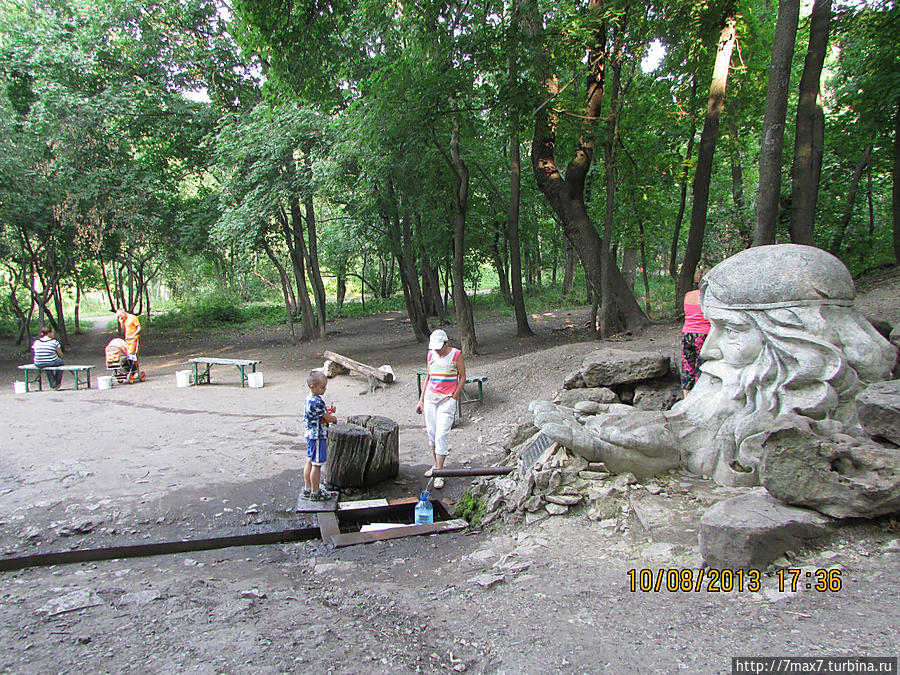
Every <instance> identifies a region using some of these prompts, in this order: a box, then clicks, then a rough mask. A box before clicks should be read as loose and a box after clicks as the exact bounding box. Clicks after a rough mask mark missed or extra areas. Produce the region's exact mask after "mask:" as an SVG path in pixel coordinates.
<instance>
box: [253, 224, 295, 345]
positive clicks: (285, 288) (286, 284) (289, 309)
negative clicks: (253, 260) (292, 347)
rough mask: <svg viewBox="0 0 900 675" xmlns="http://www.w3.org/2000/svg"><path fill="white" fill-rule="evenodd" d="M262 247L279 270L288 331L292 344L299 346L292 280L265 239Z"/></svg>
mask: <svg viewBox="0 0 900 675" xmlns="http://www.w3.org/2000/svg"><path fill="white" fill-rule="evenodd" d="M262 247H263V250H264V251H265V252H266V255H267V256H268V257H269V260H271V261H272V264H273V265H275V269H276V270H278V277H279V278H280V279H281V295H282V297H283V298H284V313H285V320H286V321H287V325H288V331H289V332H290V334H291V344H297V333H296V332H295V331H294V306H293V303H292V302H291V295H290V291H289V288H290V286H291V282H290V279H288V274H287V270H286V269H285V267H284V265H282V264H281V261H280V260H279V259H278V257H277V256H276V255H275V251H273V250H272V247H271V246H270V245H269V242H267V241H266V240H265V239H263V241H262Z"/></svg>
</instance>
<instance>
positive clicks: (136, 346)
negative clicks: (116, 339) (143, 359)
mask: <svg viewBox="0 0 900 675" xmlns="http://www.w3.org/2000/svg"><path fill="white" fill-rule="evenodd" d="M116 318H117V319H118V320H119V326H121V328H122V332H123V333H124V334H125V344H126V345H127V346H128V360H129V361H137V357H138V354H139V353H140V351H141V320H140V319H138V318H137V317H136V316H135V315H134V314H129V313H128V312H126V311H125V310H124V309H122V308H121V307H119V309H117V310H116Z"/></svg>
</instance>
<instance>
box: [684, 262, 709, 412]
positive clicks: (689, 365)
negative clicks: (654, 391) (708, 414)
mask: <svg viewBox="0 0 900 675" xmlns="http://www.w3.org/2000/svg"><path fill="white" fill-rule="evenodd" d="M705 271H706V270H704V269H703V268H699V267H698V268H697V272H696V273H695V274H694V283H695V284H697V283H699V282H700V279H701V278H702V277H703V274H704V273H705ZM709 329H710V325H709V321H707V320H706V317H704V316H703V310H702V309H700V291H698V290H693V291H688V292H687V293H685V294H684V326H683V327H682V328H681V393H682V394H683V395H684V396H687V395H688V392H689V391H690V390H691V389H693V388H694V385H695V384H696V383H697V378H698V377H700V366H701V364H702V363H703V361H702V360H701V359H700V350H701V349H702V348H703V341H704V340H706V336H707V335H709Z"/></svg>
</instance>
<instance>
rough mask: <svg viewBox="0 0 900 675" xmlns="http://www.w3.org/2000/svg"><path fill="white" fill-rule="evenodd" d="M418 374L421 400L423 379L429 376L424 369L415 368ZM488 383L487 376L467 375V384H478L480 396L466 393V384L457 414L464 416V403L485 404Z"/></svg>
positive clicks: (461, 393)
mask: <svg viewBox="0 0 900 675" xmlns="http://www.w3.org/2000/svg"><path fill="white" fill-rule="evenodd" d="M413 372H414V373H415V374H416V388H417V389H418V390H419V398H421V397H422V378H423V377H425V376H426V375H428V371H427V370H425V369H424V368H413ZM485 382H487V376H486V375H468V374H467V375H466V384H477V385H478V394H477V395H470V394H469V393H468V392H467V391H466V386H465V384H464V385H463V388H462V391H461V392H460V393H459V399H458V400H457V401H456V412H457V413H459V414H460V415H462V405H463V404H464V403H484V383H485Z"/></svg>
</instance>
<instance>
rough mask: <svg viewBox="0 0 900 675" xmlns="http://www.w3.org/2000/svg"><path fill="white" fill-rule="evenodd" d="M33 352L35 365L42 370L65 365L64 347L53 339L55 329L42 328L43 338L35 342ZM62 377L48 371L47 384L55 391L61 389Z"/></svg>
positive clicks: (55, 372)
mask: <svg viewBox="0 0 900 675" xmlns="http://www.w3.org/2000/svg"><path fill="white" fill-rule="evenodd" d="M31 350H32V351H33V352H34V365H36V366H37V367H38V368H40V369H42V370H43V369H44V368H51V367H53V366H64V365H65V362H64V361H63V360H62V355H63V352H62V345H60V344H59V341H58V340H57V339H56V338H54V337H53V329H52V328H51V327H50V326H41V337H39V338H38V339H37V340H35V341H34V344H32V345H31ZM62 376H63V374H62V373H61V372H59V371H57V370H48V371H47V382H48V383H49V384H50V386H51V387H52V388H53V389H59V388H60V386H61V385H62ZM38 377H40V375H38Z"/></svg>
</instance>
